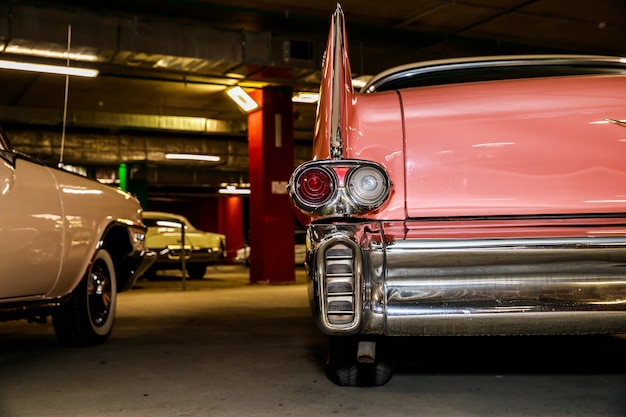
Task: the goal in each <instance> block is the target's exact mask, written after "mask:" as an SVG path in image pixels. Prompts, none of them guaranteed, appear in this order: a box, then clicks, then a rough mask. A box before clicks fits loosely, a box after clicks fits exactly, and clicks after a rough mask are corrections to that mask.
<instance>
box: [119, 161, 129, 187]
mask: <svg viewBox="0 0 626 417" xmlns="http://www.w3.org/2000/svg"><path fill="white" fill-rule="evenodd" d="M117 175H118V177H119V179H120V188H121V189H122V190H124V191H126V190H127V187H126V164H120V167H119V169H118V171H117Z"/></svg>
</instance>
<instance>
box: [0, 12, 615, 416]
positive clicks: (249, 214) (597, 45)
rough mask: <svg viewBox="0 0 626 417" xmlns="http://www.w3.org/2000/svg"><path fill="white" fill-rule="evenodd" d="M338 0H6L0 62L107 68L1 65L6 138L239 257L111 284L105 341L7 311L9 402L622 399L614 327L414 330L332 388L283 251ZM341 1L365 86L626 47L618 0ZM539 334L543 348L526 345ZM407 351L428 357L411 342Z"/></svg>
mask: <svg viewBox="0 0 626 417" xmlns="http://www.w3.org/2000/svg"><path fill="white" fill-rule="evenodd" d="M335 5H336V2H330V1H310V0H305V1H295V0H284V1H265V0H263V1H246V0H241V1H229V0H217V1H215V0H206V1H205V0H185V1H174V0H166V1H159V2H154V1H144V0H131V1H117V0H113V1H64V0H54V1H37V0H6V1H3V2H2V3H1V4H0V40H2V48H3V49H2V56H1V57H0V59H6V60H12V61H24V62H29V63H38V64H54V65H60V66H66V67H67V66H77V67H80V68H87V69H95V70H97V71H98V75H97V76H96V77H94V78H83V77H77V76H76V77H66V76H62V75H58V74H44V73H38V72H26V71H16V70H11V69H0V92H1V94H0V123H1V124H2V126H3V128H4V129H5V130H6V132H7V134H8V136H9V138H10V140H11V142H12V145H13V146H14V147H15V148H16V149H17V150H19V151H21V152H24V153H26V154H29V155H32V156H34V157H35V158H37V159H39V160H41V161H42V162H43V163H45V164H47V165H50V166H59V165H62V166H63V167H64V168H65V169H68V170H73V171H75V172H77V173H79V174H81V175H86V176H89V177H92V178H96V179H97V180H99V181H100V182H103V183H107V184H110V185H111V186H113V187H123V188H125V189H127V190H128V191H130V192H132V193H133V194H135V195H137V196H138V198H139V199H140V201H141V204H142V207H143V208H144V210H151V211H165V212H172V213H177V214H182V215H184V216H186V217H187V218H188V219H190V220H191V221H192V222H193V223H194V224H195V225H196V226H197V227H198V228H200V229H202V230H207V231H214V232H218V233H224V234H225V235H226V236H227V245H228V246H227V253H228V257H227V259H225V260H224V261H223V262H221V263H220V264H217V265H214V266H212V268H210V269H209V270H208V272H207V274H206V276H205V278H204V279H203V280H200V281H199V282H188V283H186V285H185V286H183V284H182V283H181V275H180V274H179V273H177V272H172V273H164V274H162V275H159V279H157V280H155V281H152V282H148V281H145V280H141V281H138V283H137V285H136V288H134V289H133V290H132V291H131V292H129V293H128V294H123V295H122V296H121V297H120V317H119V319H118V322H117V323H116V330H114V332H113V336H112V340H111V341H110V343H108V344H106V345H104V346H101V347H97V348H96V349H95V350H94V351H92V352H91V353H89V352H87V351H84V350H79V351H69V352H68V351H65V350H62V349H61V348H59V347H58V346H56V344H55V342H54V337H53V335H52V334H51V333H50V330H49V329H47V328H46V327H45V326H32V325H31V324H29V323H23V322H17V323H9V324H4V323H3V324H2V332H1V333H0V340H1V341H2V345H3V347H2V351H3V352H2V357H3V360H2V361H1V362H0V369H2V370H3V372H1V373H2V374H3V377H2V378H1V379H0V386H1V387H2V392H3V394H0V415H6V416H56V415H59V416H60V415H63V416H68V415H84V416H87V415H89V416H99V415H105V414H106V415H110V414H118V415H120V416H144V415H151V416H161V415H162V416H213V415H215V416H266V415H293V416H314V415H327V414H334V415H355V414H362V415H407V414H415V413H416V410H420V413H422V414H423V415H431V416H437V415H441V416H452V415H456V416H458V415H467V416H484V415H494V416H495V415H499V416H530V415H540V414H541V415H554V416H557V415H563V416H564V415H567V416H589V415H610V416H623V415H624V413H626V403H624V392H625V389H626V377H625V375H626V369H624V365H623V360H621V359H620V358H621V357H622V356H623V347H624V339H623V337H617V338H614V337H609V338H607V337H601V338H598V337H594V338H586V339H584V340H583V341H578V342H577V343H580V344H579V345H578V346H572V345H571V344H570V343H573V340H572V339H566V340H555V339H553V338H549V337H538V338H533V339H531V340H525V341H523V342H522V343H518V341H517V340H510V339H506V340H501V341H499V342H498V343H497V344H496V346H497V347H498V348H500V349H501V351H500V352H506V353H504V355H506V356H508V357H513V358H515V359H516V361H514V362H515V363H514V364H513V365H503V364H502V363H501V362H499V360H494V359H493V358H494V355H495V353H493V352H487V351H488V350H489V349H493V345H492V344H491V345H490V344H487V343H484V342H483V341H481V340H475V339H468V340H465V341H463V342H461V343H460V345H458V350H455V349H454V348H451V347H450V345H449V344H448V343H446V341H445V340H440V339H431V340H429V341H428V342H426V343H425V345H422V344H421V343H420V342H418V341H415V340H409V341H407V342H403V344H401V345H399V346H398V349H399V352H400V354H401V355H400V357H401V358H402V359H404V360H405V362H404V363H403V364H402V366H400V375H399V377H397V378H394V380H393V382H392V383H390V384H389V385H388V386H385V387H384V388H381V389H379V390H378V391H376V392H374V391H371V390H366V391H360V390H352V391H348V392H346V391H338V390H337V388H336V387H334V386H332V385H330V384H328V385H327V382H326V381H325V379H324V375H323V362H324V344H325V339H324V338H323V336H322V335H321V334H319V333H318V332H317V330H316V329H315V326H314V324H313V323H312V321H311V319H310V315H309V312H308V305H307V302H308V301H307V299H306V283H305V279H304V269H303V267H302V266H296V267H294V265H293V263H292V262H290V261H289V259H290V257H291V256H292V255H293V244H294V240H293V239H294V237H293V236H294V230H295V229H297V228H299V227H301V226H302V224H301V220H300V219H299V218H298V217H297V216H296V215H295V214H294V210H293V208H292V207H291V204H290V202H289V199H288V196H287V195H286V190H285V186H286V183H287V181H288V180H289V176H290V174H291V172H292V171H293V169H294V167H296V166H297V165H299V164H300V163H302V162H304V161H306V160H307V159H308V158H309V155H310V153H311V143H312V138H313V135H314V134H315V114H316V103H315V102H314V101H310V100H307V99H306V98H308V97H309V96H310V95H314V94H315V93H316V92H317V91H318V89H319V80H320V77H321V74H320V69H321V62H322V59H323V55H324V48H325V46H326V37H327V34H328V22H329V18H330V15H331V13H332V11H333V10H334V8H335ZM342 7H343V9H344V10H345V13H346V20H347V26H348V32H349V41H350V44H349V47H350V53H351V61H352V62H353V64H356V65H355V67H354V68H352V72H353V75H354V79H355V83H358V82H362V81H365V80H367V79H368V78H369V77H371V76H372V75H374V74H376V73H378V72H380V71H382V70H384V69H386V68H389V67H391V66H394V65H401V64H404V63H408V62H415V61H423V60H431V59H445V58H453V57H466V56H478V55H495V54H498V55H510V54H548V53H565V54H593V55H611V56H625V55H626V44H625V43H624V42H623V40H624V39H626V24H625V23H624V22H623V18H622V16H623V15H624V12H626V4H624V3H623V2H621V1H619V0H599V1H595V2H574V3H572V2H571V1H568V0H530V1H529V0H501V1H493V0H467V1H446V0H427V1H419V2H405V1H401V0H391V1H387V2H385V3H384V5H383V4H381V3H379V2H363V1H356V0H354V1H347V2H342ZM355 85H357V84H355ZM233 87H241V88H242V89H243V90H244V91H246V92H247V93H248V94H250V95H251V96H252V97H253V98H254V99H255V100H256V101H257V102H258V103H264V104H263V105H262V106H261V107H260V109H255V110H253V111H246V110H243V109H241V108H240V107H239V106H238V105H237V104H236V103H235V102H234V101H233V100H232V99H231V98H230V97H229V96H228V94H227V93H228V91H230V90H231V89H232V88H233ZM171 154H178V155H181V154H182V155H190V154H193V155H202V156H216V157H217V160H210V161H207V160H200V161H197V160H193V161H190V160H188V159H184V160H180V159H170V158H168V156H167V155H171ZM229 190H230V191H231V192H233V190H234V191H235V192H236V193H228V191H229ZM241 192H244V193H245V194H240V193H241ZM285 219H288V220H287V221H285ZM246 244H248V245H250V246H252V247H256V248H259V249H257V252H256V255H255V259H254V260H253V262H251V264H250V265H249V267H246V266H242V265H237V264H235V263H234V262H233V256H234V253H235V252H236V250H237V249H238V248H240V247H242V246H244V245H246ZM276 254H279V256H276ZM182 279H184V277H182ZM252 284H259V285H252ZM267 284H270V285H267ZM271 284H291V285H286V286H285V285H271ZM118 329H119V331H117V330H118ZM545 346H550V349H549V350H548V352H547V353H546V354H545V356H541V357H539V356H533V352H536V351H538V350H539V349H540V348H543V347H545ZM416 351H417V352H420V353H421V356H419V359H418V360H417V362H415V361H410V360H409V358H410V357H411V356H412V355H410V354H409V352H416ZM566 351H567V352H569V355H561V353H562V352H566ZM233 352H235V353H236V355H232V353H233ZM499 354H501V353H499ZM496 356H497V355H496ZM450 357H455V358H456V359H455V360H454V361H452V362H450V360H449V358H450ZM460 358H463V359H464V360H462V359H460ZM572 362H577V367H574V366H572V365H571V363H572ZM453 365H457V367H454V366H453ZM98 376H100V378H98ZM124 380H127V381H128V382H129V383H128V384H123V383H121V382H120V381H124ZM51 381H52V382H51ZM103 384H104V385H103ZM51 385H55V387H52V388H51ZM94 386H95V387H99V390H98V391H99V394H94V393H93V390H92V389H90V388H89V387H94ZM529 399H532V401H531V400H529Z"/></svg>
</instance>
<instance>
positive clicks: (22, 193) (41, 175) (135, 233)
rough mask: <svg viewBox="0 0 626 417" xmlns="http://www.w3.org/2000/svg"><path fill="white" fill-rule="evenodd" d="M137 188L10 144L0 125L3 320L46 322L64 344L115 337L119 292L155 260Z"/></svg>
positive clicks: (84, 343)
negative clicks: (147, 243) (93, 177)
mask: <svg viewBox="0 0 626 417" xmlns="http://www.w3.org/2000/svg"><path fill="white" fill-rule="evenodd" d="M145 232H146V228H145V226H144V224H143V222H142V209H141V206H140V204H139V201H138V200H137V199H136V198H135V197H133V196H132V195H131V194H129V193H127V192H124V191H122V190H120V189H115V188H112V187H109V186H106V185H103V184H100V183H99V182H97V181H94V180H91V179H88V178H85V177H82V176H80V175H77V174H73V173H70V172H67V171H65V170H62V169H58V168H53V167H49V166H46V165H44V164H43V163H41V162H39V161H36V160H34V159H32V158H30V157H28V156H27V155H24V154H22V153H20V152H17V151H16V150H15V149H13V148H12V146H11V144H10V142H9V139H8V138H7V136H6V134H5V133H4V131H2V129H0V265H2V273H1V274H0V321H7V320H18V319H26V320H28V321H30V322H39V323H42V322H44V323H45V322H46V321H47V318H48V317H49V316H52V322H53V325H54V329H55V332H56V336H57V339H58V340H59V342H61V343H62V344H63V345H69V346H87V345H95V344H99V343H103V342H104V341H106V340H107V339H108V337H109V334H110V333H111V329H112V327H113V322H114V318H115V308H116V300H117V293H118V292H120V291H124V290H127V289H129V288H131V286H132V285H133V284H134V282H135V280H136V278H137V277H138V276H139V275H140V274H141V273H142V272H143V271H144V270H145V269H146V268H147V267H148V266H149V265H150V263H151V262H153V261H154V259H155V257H154V254H153V253H150V252H146V250H145V248H144V238H145Z"/></svg>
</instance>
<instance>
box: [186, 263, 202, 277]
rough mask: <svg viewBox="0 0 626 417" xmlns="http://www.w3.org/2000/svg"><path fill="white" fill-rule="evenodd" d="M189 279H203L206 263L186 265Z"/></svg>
mask: <svg viewBox="0 0 626 417" xmlns="http://www.w3.org/2000/svg"><path fill="white" fill-rule="evenodd" d="M186 268H187V273H188V274H189V279H202V278H204V274H205V273H206V265H204V264H190V265H186Z"/></svg>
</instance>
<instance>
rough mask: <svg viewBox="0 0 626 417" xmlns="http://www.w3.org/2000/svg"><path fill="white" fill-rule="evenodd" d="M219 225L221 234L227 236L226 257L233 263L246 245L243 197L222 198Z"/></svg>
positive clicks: (220, 200)
mask: <svg viewBox="0 0 626 417" xmlns="http://www.w3.org/2000/svg"><path fill="white" fill-rule="evenodd" d="M219 224H220V227H219V230H218V231H219V233H222V234H224V235H225V236H226V257H227V259H228V260H231V261H232V260H233V259H234V258H235V255H236V254H237V249H239V248H242V247H243V245H244V231H243V198H242V197H239V196H229V197H220V199H219Z"/></svg>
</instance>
